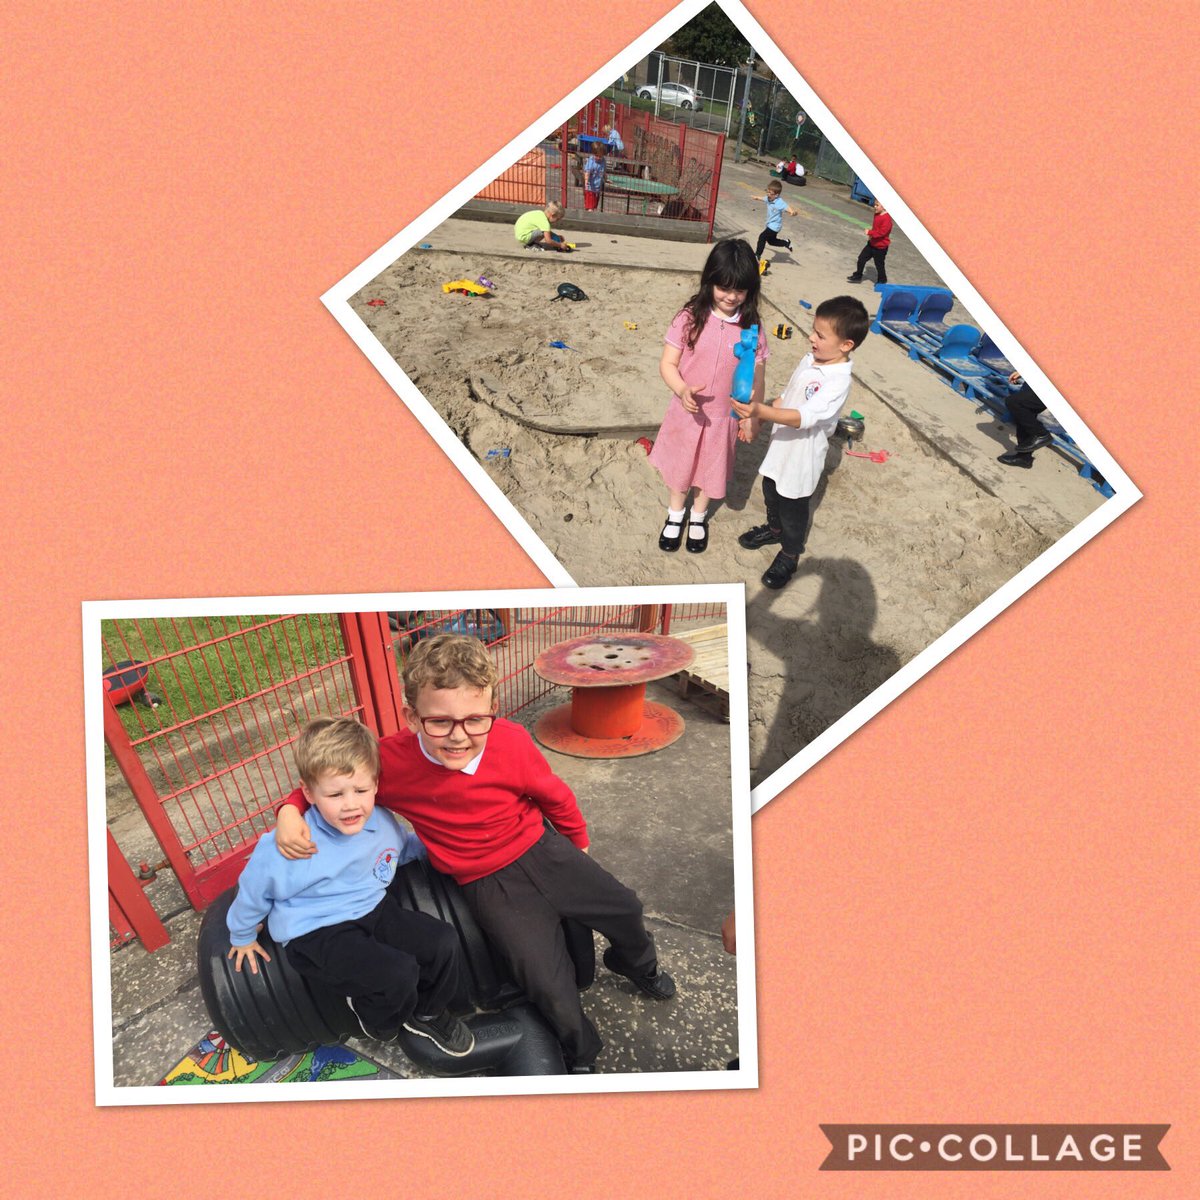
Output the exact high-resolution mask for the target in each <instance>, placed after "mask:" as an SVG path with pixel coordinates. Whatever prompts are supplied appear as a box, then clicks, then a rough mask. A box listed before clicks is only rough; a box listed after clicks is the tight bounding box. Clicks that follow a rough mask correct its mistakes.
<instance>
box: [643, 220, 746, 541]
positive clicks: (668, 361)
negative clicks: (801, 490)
mask: <svg viewBox="0 0 1200 1200" xmlns="http://www.w3.org/2000/svg"><path fill="white" fill-rule="evenodd" d="M760 287H761V284H760V282H759V274H758V260H757V259H756V258H755V257H754V251H753V250H752V249H751V248H750V245H749V243H748V242H744V241H742V240H741V239H740V238H726V239H725V240H724V241H720V242H718V243H717V244H716V245H715V246H714V247H713V248H712V252H711V253H710V254H709V256H708V261H707V262H706V263H705V264H704V270H703V271H702V272H701V273H700V290H699V291H698V292H697V293H696V294H695V295H694V296H693V297H692V298H691V299H690V300H689V301H688V302H687V303H686V304H685V305H684V306H683V308H682V309H680V311H679V314H678V315H677V316H676V318H675V320H674V321H672V322H671V327H670V328H669V329H668V330H667V333H666V338H665V342H666V345H665V346H664V347H663V355H662V360H661V361H660V362H659V365H658V369H659V373H660V374H661V375H662V377H663V381H664V382H665V383H666V385H667V387H669V388H670V389H671V393H672V395H671V402H670V404H669V405H668V407H667V413H666V416H664V417H663V423H662V427H661V428H660V429H659V431H658V436H657V437H656V438H655V439H654V448H653V449H652V450H651V451H650V461H651V463H653V464H654V467H655V469H656V470H657V471H658V473H659V474H660V475H661V476H662V477H663V482H664V483H665V484H666V485H667V520H666V524H664V525H663V529H662V533H661V534H659V538H658V548H659V549H660V550H678V549H679V546H680V543H681V542H682V541H683V526H684V515H685V510H686V509H687V507H688V496H689V493H692V501H691V515H690V516H689V517H688V520H687V548H688V550H690V551H691V552H692V553H693V554H700V553H702V552H703V551H704V550H705V549H706V548H707V546H708V526H707V522H708V502H709V501H710V500H720V499H722V498H723V497H724V495H725V488H726V485H727V484H728V483H729V480H730V478H731V477H732V475H733V451H734V446H735V444H736V442H737V441H738V439H741V440H742V441H748V440H749V437H750V429H749V422H748V421H742V422H739V421H738V420H737V418H736V417H734V416H733V415H732V413H731V412H730V408H729V396H730V391H731V389H732V385H733V371H734V368H735V367H736V366H737V362H738V360H737V358H736V357H735V356H734V353H733V348H734V346H736V345H737V344H738V341H739V340H740V338H741V335H742V330H743V329H749V328H750V326H751V325H757V326H758V327H759V330H760V334H759V339H758V349H757V350H756V351H755V356H754V357H755V368H754V393H753V394H754V398H755V399H756V400H759V401H761V400H762V398H763V396H764V394H765V365H764V364H765V363H766V360H767V345H766V338H765V337H763V336H762V334H761V330H762V322H761V321H760V320H759V316H758V295H759V290H760Z"/></svg>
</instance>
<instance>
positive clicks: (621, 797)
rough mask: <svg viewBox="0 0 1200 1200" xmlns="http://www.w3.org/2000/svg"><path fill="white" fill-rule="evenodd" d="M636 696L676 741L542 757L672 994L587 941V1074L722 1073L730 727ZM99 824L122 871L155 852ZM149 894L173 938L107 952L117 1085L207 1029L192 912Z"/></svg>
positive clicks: (675, 702) (653, 690)
mask: <svg viewBox="0 0 1200 1200" xmlns="http://www.w3.org/2000/svg"><path fill="white" fill-rule="evenodd" d="M566 695H567V693H565V692H564V691H561V690H558V691H556V692H555V693H552V694H551V695H550V696H548V697H545V698H544V699H543V700H542V701H540V702H539V703H538V704H536V705H531V706H530V707H529V709H527V710H523V711H522V712H521V713H518V714H516V716H515V718H514V719H518V720H520V721H521V723H522V724H525V725H532V724H533V722H534V721H535V720H536V719H537V717H538V716H540V715H541V714H542V713H543V712H544V711H546V710H547V709H548V708H552V707H554V706H556V705H558V704H561V703H563V702H564V700H565V699H566ZM647 695H648V698H649V699H652V700H656V701H658V702H659V703H663V704H667V705H669V706H670V707H672V708H674V709H675V710H676V711H677V712H679V713H680V714H681V715H682V716H683V717H684V720H685V721H686V728H685V731H684V734H683V736H682V737H681V738H680V739H679V741H677V742H676V743H674V745H671V746H668V747H666V748H665V749H663V750H660V751H658V752H657V753H654V754H650V755H645V756H642V757H638V758H631V759H624V760H620V759H612V760H598V759H582V758H570V757H567V756H565V755H561V754H557V753H554V752H553V751H545V753H546V757H547V759H548V760H549V761H550V765H551V767H552V768H553V769H554V771H555V772H556V773H557V774H559V775H560V776H561V777H562V778H563V779H564V780H566V782H567V783H568V784H570V786H571V787H572V789H573V790H574V791H575V793H576V796H577V797H578V799H579V803H580V807H581V809H582V810H583V814H584V816H585V818H586V819H587V821H588V826H589V830H590V834H591V839H592V854H593V856H594V857H595V858H596V859H597V861H599V862H600V863H602V864H603V865H604V866H605V867H606V868H607V869H608V870H609V871H611V872H612V873H613V874H614V875H616V876H617V878H619V879H620V880H622V881H623V882H624V883H626V884H628V885H629V886H630V887H632V888H633V889H634V890H635V891H636V892H637V893H638V895H639V896H640V897H641V899H642V902H643V904H644V905H645V914H646V924H647V927H648V928H649V929H650V930H651V932H652V933H653V934H654V937H655V941H656V943H657V946H658V951H659V961H660V963H661V965H662V967H663V968H665V969H666V970H667V971H669V972H670V974H671V975H672V976H673V977H674V979H675V982H676V985H677V988H678V991H677V994H676V996H675V997H674V998H673V999H671V1000H669V1001H666V1002H658V1001H654V1000H651V999H649V998H647V997H644V996H643V995H642V994H641V993H640V992H638V991H637V990H636V989H635V988H634V987H633V985H632V984H630V983H629V982H628V981H627V980H625V979H623V978H621V977H619V976H615V975H613V974H611V973H610V972H609V971H607V970H606V969H605V968H604V967H603V966H602V965H601V963H600V956H601V954H602V953H603V949H604V945H605V944H606V943H605V942H604V939H603V938H597V946H596V961H597V967H596V982H595V983H594V984H593V985H592V986H591V987H590V988H589V989H588V990H587V991H586V992H585V993H584V994H583V1005H584V1009H585V1011H586V1012H587V1013H588V1015H589V1017H590V1018H591V1019H592V1021H593V1023H594V1024H595V1025H596V1027H597V1029H598V1030H599V1031H600V1035H601V1037H603V1038H604V1041H605V1043H606V1049H605V1050H604V1051H603V1052H602V1054H601V1056H600V1059H599V1061H598V1063H597V1072H598V1073H604V1074H607V1073H614V1072H652V1071H723V1070H725V1069H726V1065H727V1063H728V1061H729V1060H730V1059H732V1058H734V1057H735V1056H737V1054H738V1045H739V1042H738V995H737V980H736V968H735V959H734V958H732V957H731V956H729V955H727V954H725V953H724V951H723V949H722V945H721V937H720V926H721V922H722V921H723V920H724V918H725V916H726V914H727V913H728V912H729V911H730V909H731V908H732V907H733V884H734V870H733V841H732V829H733V818H732V805H731V782H730V726H729V725H728V724H727V723H725V722H724V721H723V720H721V719H720V718H719V717H718V716H716V715H714V714H713V713H712V712H711V711H709V709H710V707H711V706H710V705H708V704H704V705H703V706H702V705H701V704H698V703H693V702H692V701H689V700H685V699H682V698H681V697H680V696H679V695H678V694H677V692H676V691H675V690H674V688H673V687H670V686H668V685H667V684H652V685H650V687H649V688H648V692H647ZM739 734H740V736H745V734H744V731H739ZM745 819H748V802H747V811H746V813H745ZM109 828H110V830H111V831H112V833H113V835H114V836H115V837H116V839H117V842H118V844H119V845H120V847H121V849H122V851H123V852H124V854H125V857H126V858H127V859H128V860H129V861H131V862H132V863H134V864H136V863H138V862H139V861H140V860H141V859H143V858H144V859H147V860H148V861H151V862H154V861H156V860H157V859H158V858H159V857H160V856H161V855H160V852H159V850H158V847H157V844H156V842H155V841H154V838H153V835H152V834H151V833H150V830H149V827H148V826H147V825H146V824H145V821H144V820H143V819H142V817H141V814H140V812H139V811H136V810H135V811H132V812H126V813H124V814H123V815H121V816H119V817H117V818H116V819H114V820H113V821H111V822H110V823H109ZM147 895H148V896H149V898H150V900H151V902H152V903H153V905H154V907H155V909H156V911H157V912H158V913H159V915H160V916H161V917H163V918H164V920H165V923H166V926H167V930H168V932H169V933H170V936H171V941H170V943H169V944H168V945H167V946H164V947H163V948H162V949H160V950H158V951H157V952H155V953H154V954H147V953H146V951H145V949H144V948H143V947H142V945H141V943H140V942H136V941H134V942H130V943H128V944H126V945H124V946H121V947H119V948H118V949H116V950H113V951H112V952H111V953H110V955H109V963H110V967H111V991H112V1053H113V1082H114V1084H115V1085H116V1086H117V1087H125V1086H131V1085H147V1086H152V1085H154V1084H157V1083H158V1082H159V1080H161V1079H162V1078H163V1076H164V1075H165V1074H166V1073H167V1072H168V1071H169V1070H170V1069H171V1068H172V1067H174V1066H175V1065H176V1064H177V1063H178V1062H179V1061H180V1060H181V1059H182V1058H183V1057H184V1056H185V1055H186V1054H187V1053H188V1051H189V1050H190V1049H191V1048H192V1047H193V1046H194V1045H195V1044H196V1043H197V1042H198V1041H199V1039H200V1038H201V1037H203V1036H204V1035H205V1034H207V1033H208V1032H210V1031H211V1030H212V1029H213V1022H212V1020H211V1018H210V1017H209V1015H208V1013H207V1011H206V1010H205V1006H204V1001H203V999H202V997H201V993H200V986H199V978H198V975H197V968H196V938H197V934H198V931H199V928H200V921H201V914H200V913H197V912H195V911H194V910H193V909H192V908H191V906H190V905H189V903H188V901H187V899H186V898H185V896H184V894H183V891H182V889H181V888H180V886H179V884H178V882H177V881H176V879H175V877H174V875H173V874H172V873H171V872H170V871H169V870H162V871H160V872H159V873H158V876H157V878H156V880H155V881H154V882H153V883H151V884H149V885H148V887H147ZM752 1013H753V1010H752V1009H751V1015H752ZM350 1046H351V1048H352V1049H354V1050H355V1051H356V1052H357V1053H359V1054H361V1055H363V1056H364V1057H366V1058H369V1059H371V1060H373V1061H374V1062H376V1063H378V1064H380V1065H382V1066H383V1067H384V1068H386V1069H387V1071H388V1072H390V1073H391V1076H392V1077H395V1076H399V1077H400V1078H430V1076H429V1075H427V1074H426V1073H424V1072H422V1071H420V1070H418V1069H417V1068H415V1067H414V1066H413V1065H412V1064H411V1063H410V1062H409V1061H408V1059H407V1058H406V1057H405V1056H404V1054H403V1052H402V1050H401V1049H400V1048H399V1047H398V1046H396V1045H384V1044H382V1043H377V1042H372V1041H369V1040H367V1039H355V1040H352V1041H351V1043H350ZM309 1086H319V1085H309ZM363 1087H364V1088H369V1087H370V1083H369V1082H367V1081H365V1082H364V1083H363ZM368 1094H369V1092H368Z"/></svg>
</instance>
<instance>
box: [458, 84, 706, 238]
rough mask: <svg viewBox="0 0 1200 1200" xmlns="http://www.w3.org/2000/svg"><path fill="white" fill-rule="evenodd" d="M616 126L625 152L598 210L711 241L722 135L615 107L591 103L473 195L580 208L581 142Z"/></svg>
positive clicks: (610, 166) (610, 164) (613, 165)
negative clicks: (701, 227) (676, 224)
mask: <svg viewBox="0 0 1200 1200" xmlns="http://www.w3.org/2000/svg"><path fill="white" fill-rule="evenodd" d="M614 126H615V128H616V129H617V131H618V133H619V134H620V137H621V141H622V142H623V143H624V147H625V148H624V150H622V151H620V152H617V153H610V154H609V155H608V158H607V164H606V166H607V170H606V185H605V189H604V191H603V192H602V193H601V196H600V202H599V209H598V211H600V212H622V213H626V214H630V213H634V212H635V211H636V215H639V216H646V217H658V218H662V219H664V220H678V221H693V222H702V223H704V224H705V225H706V226H707V228H708V240H709V241H711V240H712V232H713V224H714V222H715V220H716V214H717V191H718V189H719V187H720V182H721V163H722V161H723V156H724V151H725V135H724V134H722V133H712V132H710V131H708V130H703V129H692V128H690V127H689V126H687V125H685V124H681V123H678V122H675V121H668V120H665V119H664V118H662V117H655V116H654V114H653V113H651V112H648V111H642V110H635V109H632V108H630V107H629V106H628V105H626V104H619V103H618V102H616V101H615V100H609V99H603V98H601V99H596V100H593V101H591V102H590V103H589V104H587V105H586V106H585V107H584V108H583V109H581V110H580V112H578V113H577V114H576V115H575V116H574V117H572V118H571V119H570V120H569V121H568V122H567V123H566V124H565V125H563V126H562V127H561V128H560V129H558V130H557V131H556V132H555V133H554V135H553V136H552V137H550V138H548V139H547V140H546V141H545V142H543V143H542V145H541V146H539V147H536V148H535V149H533V150H531V151H529V153H528V154H526V155H524V156H523V157H522V158H521V159H520V160H519V161H518V162H516V163H514V164H513V166H511V167H510V168H509V169H508V170H507V171H504V172H502V173H501V174H500V175H499V176H498V177H497V178H496V179H495V180H493V181H492V182H491V183H490V184H488V186H487V187H486V188H484V189H483V190H482V191H481V192H478V193H476V199H479V200H499V201H504V202H507V203H512V204H524V205H528V206H530V207H535V206H536V207H540V206H542V205H544V204H546V203H547V202H548V201H550V200H557V201H558V202H559V203H560V204H561V205H562V206H563V207H564V208H566V209H568V210H580V209H582V208H583V207H584V198H583V165H584V159H585V157H586V151H585V150H584V149H583V147H581V145H580V143H579V140H578V139H579V137H580V135H589V136H592V137H604V136H606V135H607V132H608V130H609V128H610V127H614ZM645 184H649V185H659V186H658V187H653V186H650V187H644V186H643V185H645Z"/></svg>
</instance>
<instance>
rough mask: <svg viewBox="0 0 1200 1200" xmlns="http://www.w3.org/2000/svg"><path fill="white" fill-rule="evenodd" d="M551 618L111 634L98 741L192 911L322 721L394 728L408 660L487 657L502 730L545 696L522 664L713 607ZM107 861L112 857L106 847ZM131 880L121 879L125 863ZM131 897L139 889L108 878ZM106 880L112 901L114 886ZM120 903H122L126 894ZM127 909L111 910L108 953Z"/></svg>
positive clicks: (229, 873) (295, 621) (252, 834)
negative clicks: (587, 638)
mask: <svg viewBox="0 0 1200 1200" xmlns="http://www.w3.org/2000/svg"><path fill="white" fill-rule="evenodd" d="M686 609H687V610H688V611H686V613H685V612H684V609H683V608H682V607H681V606H676V607H675V609H674V612H673V614H672V610H671V608H670V607H669V606H668V607H666V608H659V607H658V606H645V605H629V606H566V605H564V606H562V607H556V608H539V609H523V610H517V609H455V610H446V609H442V610H437V611H421V612H403V613H401V612H397V613H382V612H370V613H331V614H315V615H280V616H243V617H195V618H152V619H130V620H119V619H118V620H106V621H103V622H102V623H101V642H102V650H103V656H104V662H105V665H106V671H105V704H104V735H105V740H106V742H107V744H108V748H109V751H110V753H111V754H112V756H113V759H114V760H115V762H116V765H117V766H118V767H119V768H120V770H121V773H122V774H123V776H124V777H125V780H126V782H127V783H128V785H129V787H130V789H131V791H132V793H133V797H134V799H135V800H136V802H137V804H138V807H139V808H140V809H141V812H142V813H143V815H144V816H145V818H146V821H147V822H148V823H149V825H150V828H151V829H152V831H153V832H154V835H155V837H156V838H157V840H158V843H159V845H160V846H161V847H162V850H163V853H164V855H165V856H166V860H167V863H168V864H169V865H170V867H171V868H172V870H174V872H175V874H176V875H177V877H178V879H179V882H180V884H181V885H182V887H183V890H184V893H185V894H186V896H187V898H188V900H189V902H190V903H191V904H192V905H193V906H194V907H195V908H198V909H199V908H204V907H206V906H207V905H208V904H209V903H210V902H211V901H212V900H213V899H215V898H216V897H217V896H218V895H220V893H221V892H223V891H224V890H225V889H226V888H228V887H229V886H231V885H232V883H233V882H234V880H236V878H237V876H238V874H239V872H240V871H241V867H242V863H243V862H244V860H245V858H246V857H247V855H248V854H249V853H250V851H251V849H252V848H253V846H254V843H255V842H256V841H257V839H258V837H259V835H260V834H261V833H263V832H264V831H265V830H267V829H269V828H271V827H272V825H273V824H274V815H273V807H274V805H275V804H276V803H277V802H278V801H279V800H280V799H281V798H282V797H283V796H285V795H286V794H287V793H288V792H290V791H291V790H292V788H293V786H294V783H295V770H294V767H293V764H292V758H291V752H290V747H291V745H292V743H293V742H294V741H295V740H296V738H297V737H298V736H299V734H300V731H301V730H302V729H303V728H304V726H305V725H306V724H307V723H308V722H309V721H311V720H313V719H314V718H316V717H319V716H355V717H358V718H359V719H360V720H362V721H363V722H364V723H365V724H366V725H368V726H369V727H370V728H372V729H373V730H374V731H375V732H376V733H378V734H379V735H380V736H386V735H387V734H390V733H394V732H396V731H397V730H398V729H400V728H401V726H402V723H403V714H402V711H401V709H402V704H403V697H402V690H401V684H400V673H401V670H402V668H403V663H404V660H405V659H406V657H407V655H408V654H409V653H410V652H411V650H412V647H413V646H414V645H416V644H417V643H418V642H420V641H421V640H422V639H423V638H425V637H428V636H430V635H432V634H434V633H437V632H440V631H442V630H454V631H458V632H464V633H470V634H473V635H474V636H477V637H479V638H480V639H481V640H483V641H484V642H485V643H487V644H488V646H489V649H490V650H491V653H492V655H493V657H494V659H495V661H496V664H497V666H498V668H499V670H500V676H501V678H500V684H499V687H498V688H497V700H498V703H499V709H500V712H501V713H502V714H505V715H510V714H512V713H514V712H517V711H519V710H520V709H522V708H524V707H526V706H527V705H529V704H531V703H533V702H534V701H535V700H537V699H539V698H540V697H541V696H543V695H545V694H546V693H548V692H550V691H551V690H553V685H551V684H548V683H546V682H545V681H544V680H542V679H540V678H539V677H538V676H537V675H536V674H535V673H534V671H533V665H532V664H533V660H534V659H535V658H536V657H537V655H538V654H539V653H540V652H541V651H542V650H544V649H545V648H546V647H548V646H550V645H553V644H554V643H555V642H560V641H564V640H566V639H568V638H572V637H578V636H580V635H581V634H584V633H588V632H592V631H595V630H599V629H614V630H615V629H654V628H658V629H661V630H663V631H664V632H665V631H666V629H667V628H668V627H669V624H670V622H671V620H672V619H674V620H675V621H679V620H681V619H682V620H687V619H689V618H690V619H698V620H699V619H704V618H705V617H708V616H715V615H717V614H718V613H720V614H723V613H724V606H723V605H708V606H698V605H689V606H686ZM112 848H114V849H115V845H114V847H112ZM121 865H123V866H125V867H126V870H128V866H127V864H125V863H124V862H122V864H121ZM117 874H118V876H119V879H118V882H120V884H121V885H122V886H123V887H124V888H125V893H128V887H127V885H128V884H131V883H132V884H134V885H136V880H135V879H133V877H132V873H130V877H129V878H128V879H126V878H125V873H124V872H118V873H117ZM113 879H114V876H113V873H112V872H111V871H110V890H111V887H112V883H113ZM125 893H123V894H125ZM135 906H136V897H133V896H132V895H131V894H127V895H125V899H124V900H121V899H120V897H118V898H117V903H116V907H115V908H114V909H113V913H114V921H116V918H117V917H118V916H124V917H125V920H124V921H122V922H119V923H117V924H115V925H114V928H115V929H116V931H117V933H118V940H122V939H126V940H127V936H128V932H129V927H130V925H132V927H133V928H134V929H135V930H136V931H137V932H138V933H139V935H141V936H142V939H143V942H144V943H146V944H147V948H148V949H149V948H152V947H151V946H150V942H151V941H152V940H156V939H158V938H159V936H160V935H159V934H158V931H157V930H155V929H154V928H153V926H152V925H150V924H148V925H147V926H146V928H147V930H148V935H147V933H143V929H142V927H140V926H139V925H138V922H137V921H136V920H134V919H133V918H134V913H133V912H131V911H130V910H131V908H133V907H135Z"/></svg>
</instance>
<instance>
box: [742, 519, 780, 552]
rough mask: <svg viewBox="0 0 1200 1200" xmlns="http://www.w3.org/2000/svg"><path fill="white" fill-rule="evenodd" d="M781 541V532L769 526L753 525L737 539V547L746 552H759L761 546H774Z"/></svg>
mask: <svg viewBox="0 0 1200 1200" xmlns="http://www.w3.org/2000/svg"><path fill="white" fill-rule="evenodd" d="M781 541H783V531H782V530H780V529H772V528H771V527H770V525H755V527H754V528H753V529H747V530H746V532H745V533H743V534H741V535H740V536H739V537H738V545H739V546H742V547H743V548H744V549H746V550H761V549H762V547H763V546H775V545H778V544H779V543H780V542H781Z"/></svg>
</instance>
